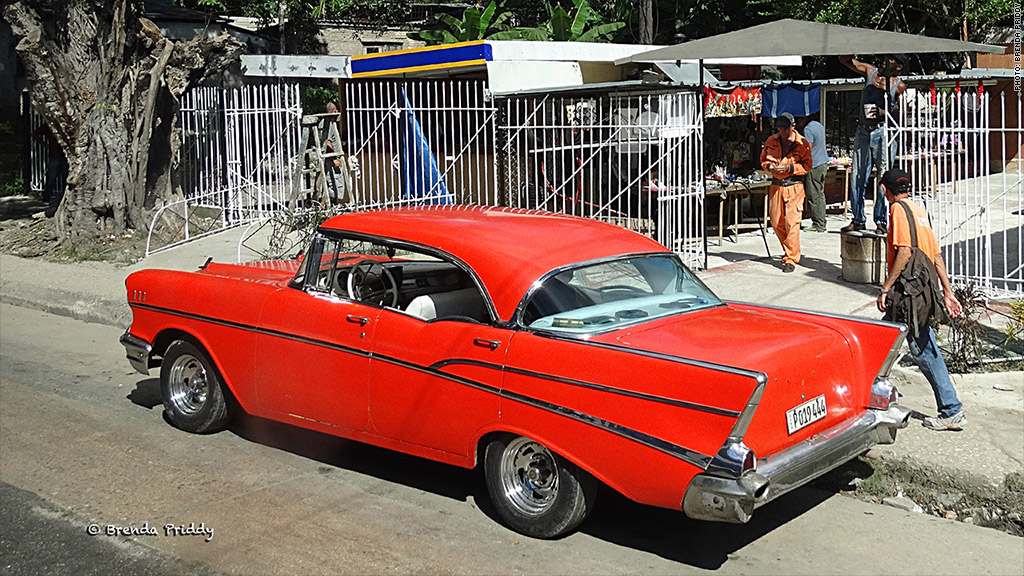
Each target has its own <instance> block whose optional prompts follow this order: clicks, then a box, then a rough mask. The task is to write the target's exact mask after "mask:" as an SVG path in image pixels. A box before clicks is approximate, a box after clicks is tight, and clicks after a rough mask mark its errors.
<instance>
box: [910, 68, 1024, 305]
mask: <svg viewBox="0 0 1024 576" xmlns="http://www.w3.org/2000/svg"><path fill="white" fill-rule="evenodd" d="M1007 92H1009V90H1004V91H1002V92H1001V93H1000V94H998V95H997V96H996V97H995V98H992V96H991V94H990V93H989V92H987V91H985V90H984V89H978V88H974V87H971V88H964V89H961V88H960V87H959V86H958V87H957V88H955V89H954V88H950V89H938V90H929V91H919V90H908V91H907V92H906V93H905V94H904V97H903V98H901V100H900V112H899V118H898V122H897V124H898V129H897V130H896V132H895V137H896V140H897V143H898V153H897V156H896V165H897V166H900V167H902V168H903V169H904V170H906V171H907V172H908V173H910V175H911V180H912V181H913V182H914V186H915V190H914V194H915V196H916V197H917V198H918V199H919V200H921V202H922V203H923V204H925V205H926V207H927V209H928V212H929V215H930V216H931V218H932V225H933V227H934V229H935V232H936V235H937V236H938V239H939V244H940V245H941V246H942V253H943V259H944V260H945V262H946V266H947V268H948V270H949V274H950V277H951V278H952V280H953V281H954V282H956V283H960V284H966V283H969V282H970V283H974V284H975V285H976V286H977V287H978V288H979V289H980V290H982V291H983V292H985V293H987V294H988V295H989V296H993V297H1000V296H1011V297H1020V296H1022V295H1024V264H1022V263H1024V239H1022V234H1021V230H1022V227H1024V184H1022V180H1021V176H1022V168H1024V166H1022V164H1021V162H1022V158H1021V157H1022V152H1024V148H1022V131H1021V96H1020V94H1019V93H1012V92H1011V93H1009V94H1007ZM993 100H994V101H993Z"/></svg>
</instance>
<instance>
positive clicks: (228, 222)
mask: <svg viewBox="0 0 1024 576" xmlns="http://www.w3.org/2000/svg"><path fill="white" fill-rule="evenodd" d="M301 117H302V107H301V104H300V102H299V86H298V84H284V83H282V84H267V85H254V86H243V87H242V88H237V89H224V88H216V87H199V88H195V89H193V90H191V91H190V92H188V93H187V94H185V95H184V97H183V98H182V102H181V110H180V121H181V124H182V147H181V156H180V161H179V163H178V166H177V168H176V169H177V171H178V176H179V182H180V184H181V189H182V196H181V197H180V198H178V199H176V200H173V201H171V202H168V203H167V204H165V205H164V206H161V207H159V208H158V209H157V211H156V213H155V214H154V215H153V220H152V223H151V225H150V230H149V238H148V240H147V243H146V253H147V254H150V253H152V252H155V251H158V250H161V249H164V248H169V247H171V246H176V245H178V244H180V243H182V242H186V241H188V240H190V239H194V238H197V237H199V236H203V235H207V234H212V233H214V232H218V231H220V230H223V229H225V228H228V227H232V226H238V225H244V224H251V223H254V222H258V221H262V220H267V219H269V218H271V217H272V216H273V215H274V214H275V213H276V212H277V211H278V210H280V209H281V208H282V207H283V206H284V205H285V204H286V203H287V201H288V200H289V198H291V197H293V196H294V193H295V191H296V187H297V186H298V182H299V180H298V175H297V173H296V167H297V165H298V164H297V161H298V157H299V153H300V150H299V139H300V120H301Z"/></svg>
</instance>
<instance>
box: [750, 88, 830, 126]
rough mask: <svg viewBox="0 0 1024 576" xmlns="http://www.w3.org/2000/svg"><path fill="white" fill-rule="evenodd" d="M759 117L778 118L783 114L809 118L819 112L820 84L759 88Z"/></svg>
mask: <svg viewBox="0 0 1024 576" xmlns="http://www.w3.org/2000/svg"><path fill="white" fill-rule="evenodd" d="M761 98H762V100H763V103H762V106H761V115H762V116H769V117H771V118H778V117H779V115H780V114H782V113H783V112H789V113H790V114H792V115H793V116H796V117H798V118H799V117H800V116H810V115H811V114H814V113H815V112H818V111H820V110H821V84H820V83H817V82H815V83H813V84H768V85H767V86H764V87H763V88H761Z"/></svg>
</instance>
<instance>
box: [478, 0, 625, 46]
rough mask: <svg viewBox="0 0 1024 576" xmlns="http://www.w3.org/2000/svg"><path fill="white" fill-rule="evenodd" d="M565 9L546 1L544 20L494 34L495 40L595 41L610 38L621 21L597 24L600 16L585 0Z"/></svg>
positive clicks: (577, 0)
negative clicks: (545, 17) (538, 23)
mask: <svg viewBox="0 0 1024 576" xmlns="http://www.w3.org/2000/svg"><path fill="white" fill-rule="evenodd" d="M572 3H573V7H572V10H570V11H569V12H566V11H565V9H564V8H562V7H561V6H559V5H558V4H554V5H553V4H551V3H550V2H546V3H545V4H546V8H547V11H548V21H547V22H545V23H543V24H541V25H540V26H537V27H535V28H513V29H512V30H508V31H506V32H501V33H499V34H495V35H494V37H493V38H494V39H495V40H512V39H518V40H539V41H545V40H551V41H557V42H599V41H607V40H610V39H611V37H612V35H613V34H614V33H615V32H617V31H618V30H620V29H621V28H622V27H623V26H625V25H626V24H625V22H610V23H604V24H600V23H599V22H600V21H601V16H600V15H599V14H598V13H597V12H595V11H594V9H593V8H591V6H590V1H589V0H573V2H572Z"/></svg>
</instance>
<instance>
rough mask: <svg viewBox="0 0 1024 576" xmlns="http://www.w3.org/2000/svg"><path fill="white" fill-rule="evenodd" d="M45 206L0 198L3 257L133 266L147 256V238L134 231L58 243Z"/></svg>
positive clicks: (36, 200)
mask: <svg viewBox="0 0 1024 576" xmlns="http://www.w3.org/2000/svg"><path fill="white" fill-rule="evenodd" d="M45 209H46V204H44V203H43V201H42V200H41V199H40V198H37V197H34V196H25V195H15V196H3V197H0V253H3V254H12V255H14V256H20V257H22V258H42V259H44V260H49V261H53V262H71V261H83V260H104V261H108V262H113V263H115V264H131V263H133V262H137V261H138V260H139V259H141V258H142V257H143V256H144V255H145V252H146V236H145V234H143V233H140V232H138V231H134V232H132V233H130V234H124V235H122V236H117V237H107V238H99V239H96V240H89V241H77V242H75V243H74V244H70V243H67V242H64V243H61V242H58V241H57V234H56V231H55V230H54V220H53V218H46V217H45V216H44V214H43V210H45Z"/></svg>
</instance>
